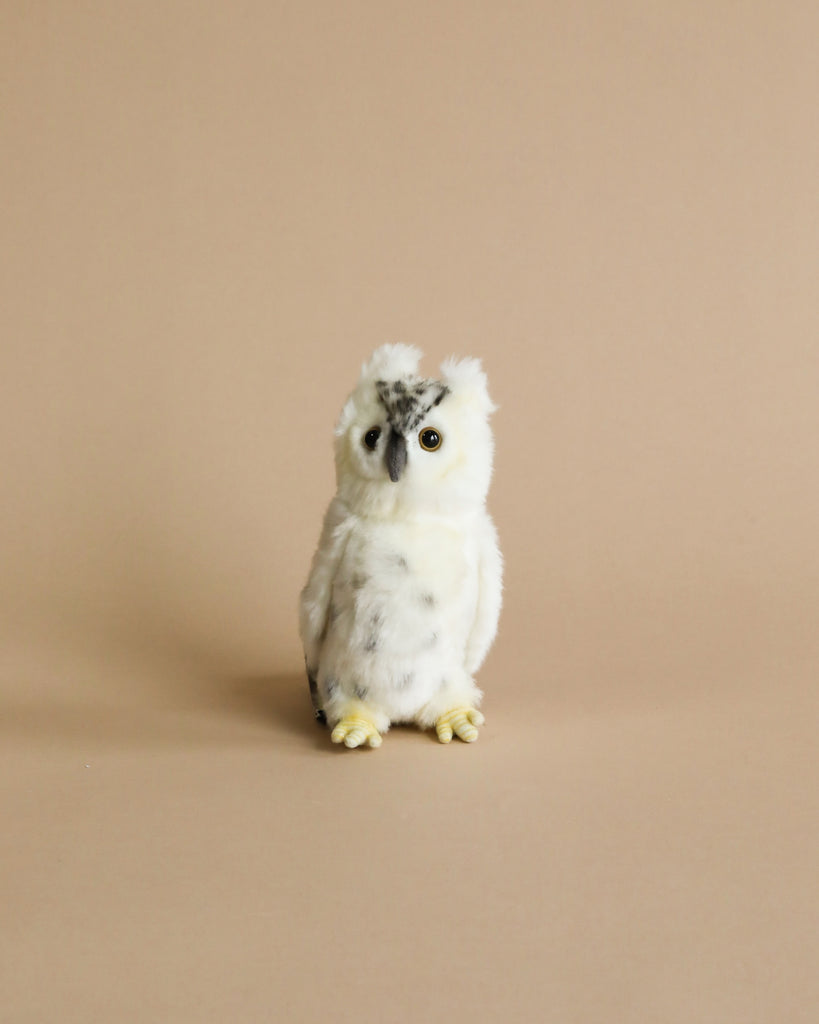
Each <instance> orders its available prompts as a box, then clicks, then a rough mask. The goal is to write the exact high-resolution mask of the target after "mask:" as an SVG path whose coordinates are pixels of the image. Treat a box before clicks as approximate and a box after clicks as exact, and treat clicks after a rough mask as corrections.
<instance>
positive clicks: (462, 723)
mask: <svg viewBox="0 0 819 1024" xmlns="http://www.w3.org/2000/svg"><path fill="white" fill-rule="evenodd" d="M484 721H485V719H484V717H483V715H482V714H481V713H480V711H478V709H477V708H472V707H468V706H463V707H457V708H452V710H451V711H447V712H445V713H444V714H443V715H441V717H440V718H439V719H438V721H437V722H436V723H435V731H436V732H437V733H438V739H439V740H440V741H441V743H449V742H450V741H451V740H452V736H453V733H454V735H456V736H457V737H458V738H459V739H462V740H463V741H464V743H474V742H475V740H476V739H477V738H478V729H477V726H479V725H483V723H484Z"/></svg>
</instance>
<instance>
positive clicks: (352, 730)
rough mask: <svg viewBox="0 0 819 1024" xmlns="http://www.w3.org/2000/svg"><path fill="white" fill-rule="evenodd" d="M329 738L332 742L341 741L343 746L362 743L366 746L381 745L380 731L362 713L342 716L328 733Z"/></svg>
mask: <svg viewBox="0 0 819 1024" xmlns="http://www.w3.org/2000/svg"><path fill="white" fill-rule="evenodd" d="M330 739H331V740H332V741H333V743H343V744H344V746H345V747H360V746H362V745H363V744H364V743H366V744H367V746H368V747H380V746H381V733H380V732H379V731H378V729H376V727H375V724H374V723H373V722H371V721H370V719H369V718H365V717H364V715H348V716H347V717H346V718H342V719H341V721H340V722H339V723H338V725H337V726H336V727H335V729H333V731H332V733H331V734H330Z"/></svg>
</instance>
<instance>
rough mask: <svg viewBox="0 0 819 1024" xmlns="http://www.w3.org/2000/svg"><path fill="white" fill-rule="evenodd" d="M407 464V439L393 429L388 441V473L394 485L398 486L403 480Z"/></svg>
mask: <svg viewBox="0 0 819 1024" xmlns="http://www.w3.org/2000/svg"><path fill="white" fill-rule="evenodd" d="M406 464H407V441H406V438H405V437H403V435H401V434H399V433H397V432H396V431H395V430H394V429H391V430H390V436H389V438H388V440H387V471H388V473H389V474H390V480H392V482H393V483H394V484H397V483H398V481H399V480H400V479H401V474H402V473H403V472H404V466H406Z"/></svg>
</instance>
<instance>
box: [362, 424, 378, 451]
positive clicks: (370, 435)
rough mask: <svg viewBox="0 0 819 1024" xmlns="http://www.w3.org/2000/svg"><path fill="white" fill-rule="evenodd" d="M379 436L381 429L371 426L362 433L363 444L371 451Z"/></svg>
mask: <svg viewBox="0 0 819 1024" xmlns="http://www.w3.org/2000/svg"><path fill="white" fill-rule="evenodd" d="M380 436H381V431H380V430H379V429H378V427H373V428H372V430H368V431H367V433H366V434H365V435H364V444H366V446H367V447H368V448H369V449H370V451H372V450H373V448H375V446H376V445H377V444H378V438H379V437H380Z"/></svg>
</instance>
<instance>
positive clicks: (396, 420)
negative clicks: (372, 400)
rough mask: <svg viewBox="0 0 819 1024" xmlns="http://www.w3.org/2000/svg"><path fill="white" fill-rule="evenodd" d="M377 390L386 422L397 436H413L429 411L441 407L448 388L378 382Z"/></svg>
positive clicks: (430, 383)
mask: <svg viewBox="0 0 819 1024" xmlns="http://www.w3.org/2000/svg"><path fill="white" fill-rule="evenodd" d="M375 389H376V391H377V392H378V400H379V401H380V402H381V404H382V405H383V406H384V409H385V410H386V413H387V420H388V422H389V424H390V426H391V427H392V428H393V430H395V431H396V433H398V434H403V435H406V434H410V433H411V432H412V431H413V430H415V429H416V427H417V426H418V425H419V424H420V423H421V421H422V420H423V419H424V417H425V416H426V415H427V414H428V413H429V411H430V409H434V408H435V406H437V405H440V404H441V402H442V401H443V400H444V398H446V396H447V395H448V394H449V388H448V387H447V386H446V384H442V383H441V382H440V381H439V380H412V379H410V378H407V379H405V380H393V381H388V380H377V381H376V382H375Z"/></svg>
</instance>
